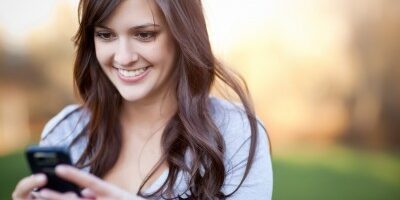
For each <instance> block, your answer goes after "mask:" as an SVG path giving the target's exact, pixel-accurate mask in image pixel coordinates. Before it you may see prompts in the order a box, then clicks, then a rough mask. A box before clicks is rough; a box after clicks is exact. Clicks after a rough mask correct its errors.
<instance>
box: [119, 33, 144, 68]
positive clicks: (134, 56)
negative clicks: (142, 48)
mask: <svg viewBox="0 0 400 200" xmlns="http://www.w3.org/2000/svg"><path fill="white" fill-rule="evenodd" d="M138 59H139V55H138V53H137V52H136V51H135V50H134V48H133V46H132V45H131V44H130V42H129V40H127V39H123V38H121V39H120V40H119V42H118V47H117V48H116V52H115V55H114V64H116V65H119V66H122V67H129V66H130V65H132V64H133V63H134V62H136V61H137V60H138Z"/></svg>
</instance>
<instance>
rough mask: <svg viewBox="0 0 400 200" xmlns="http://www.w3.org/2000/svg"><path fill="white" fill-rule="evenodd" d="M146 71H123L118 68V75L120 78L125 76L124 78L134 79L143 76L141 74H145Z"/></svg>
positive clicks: (144, 69) (142, 69)
mask: <svg viewBox="0 0 400 200" xmlns="http://www.w3.org/2000/svg"><path fill="white" fill-rule="evenodd" d="M146 69H147V67H144V68H140V69H136V70H125V69H121V68H118V73H119V74H121V75H122V76H126V77H135V76H139V75H141V74H143V72H145V71H146Z"/></svg>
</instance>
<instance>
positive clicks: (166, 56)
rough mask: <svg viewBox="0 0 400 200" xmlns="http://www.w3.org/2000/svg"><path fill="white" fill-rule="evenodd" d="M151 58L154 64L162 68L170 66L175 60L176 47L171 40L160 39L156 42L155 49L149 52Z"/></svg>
mask: <svg viewBox="0 0 400 200" xmlns="http://www.w3.org/2000/svg"><path fill="white" fill-rule="evenodd" d="M148 55H149V56H151V58H152V60H153V61H154V62H157V63H158V64H159V65H162V66H165V67H167V66H170V65H172V62H173V61H174V58H175V46H174V44H173V43H172V42H171V39H170V38H165V37H164V38H159V40H157V41H156V42H155V45H154V48H152V49H151V50H150V51H149V54H148Z"/></svg>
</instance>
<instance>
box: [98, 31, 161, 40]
mask: <svg viewBox="0 0 400 200" xmlns="http://www.w3.org/2000/svg"><path fill="white" fill-rule="evenodd" d="M157 35H158V32H156V31H139V32H136V33H134V34H133V35H132V37H133V38H135V39H137V40H139V41H142V42H149V41H153V40H154V39H155V38H156V36H157ZM95 37H96V38H99V39H101V40H103V41H113V40H115V39H117V35H116V34H114V33H113V32H110V31H96V32H95Z"/></svg>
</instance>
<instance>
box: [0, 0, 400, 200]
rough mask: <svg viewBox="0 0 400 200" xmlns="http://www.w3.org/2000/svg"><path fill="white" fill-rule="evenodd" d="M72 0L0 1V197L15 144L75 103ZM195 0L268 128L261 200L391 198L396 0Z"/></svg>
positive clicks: (399, 29)
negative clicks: (268, 176) (269, 170)
mask: <svg viewBox="0 0 400 200" xmlns="http://www.w3.org/2000/svg"><path fill="white" fill-rule="evenodd" d="M77 3H78V2H77V0H63V1H60V0H13V1H10V0H9V1H3V2H2V3H1V5H0V199H10V198H11V197H10V194H11V191H12V190H13V188H14V187H15V184H16V183H17V182H18V180H19V179H20V178H21V177H24V176H26V175H29V170H28V166H27V163H26V162H25V158H24V154H23V150H24V148H25V147H26V146H27V145H28V144H32V143H37V142H38V140H39V136H40V133H41V130H42V128H43V126H44V124H45V123H46V121H48V120H49V119H50V118H51V117H52V116H54V115H55V114H56V113H57V112H58V111H60V109H62V108H63V107H64V106H65V105H67V104H71V103H77V102H78V101H77V99H76V97H75V96H74V94H73V85H72V65H73V60H74V47H73V43H72V40H71V38H72V36H73V35H74V33H75V31H76V29H77V21H78V19H77V11H76V10H77ZM203 3H204V7H205V11H206V15H207V22H208V27H209V33H210V37H211V41H212V44H213V49H214V51H215V53H216V55H217V56H218V58H220V59H221V61H223V62H224V63H225V64H226V65H228V66H230V67H232V68H234V69H236V71H238V72H240V74H242V75H243V77H244V78H245V79H246V80H247V83H248V86H249V88H250V90H251V93H252V97H253V99H254V103H255V106H256V110H257V114H258V115H259V117H260V118H261V119H262V120H263V121H264V123H265V124H266V127H267V129H268V131H269V137H270V140H271V144H272V152H273V155H272V156H273V165H274V193H273V199H276V200H281V199H282V200H285V199H307V200H310V199H332V200H334V199H335V200H337V199H363V200H365V199H385V200H392V199H393V200H398V199H400V103H399V102H400V1H397V0H351V1H348V0H279V1H273V0H247V1H240V0H217V1H216V0H204V1H203ZM260 199H262V197H260Z"/></svg>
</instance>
